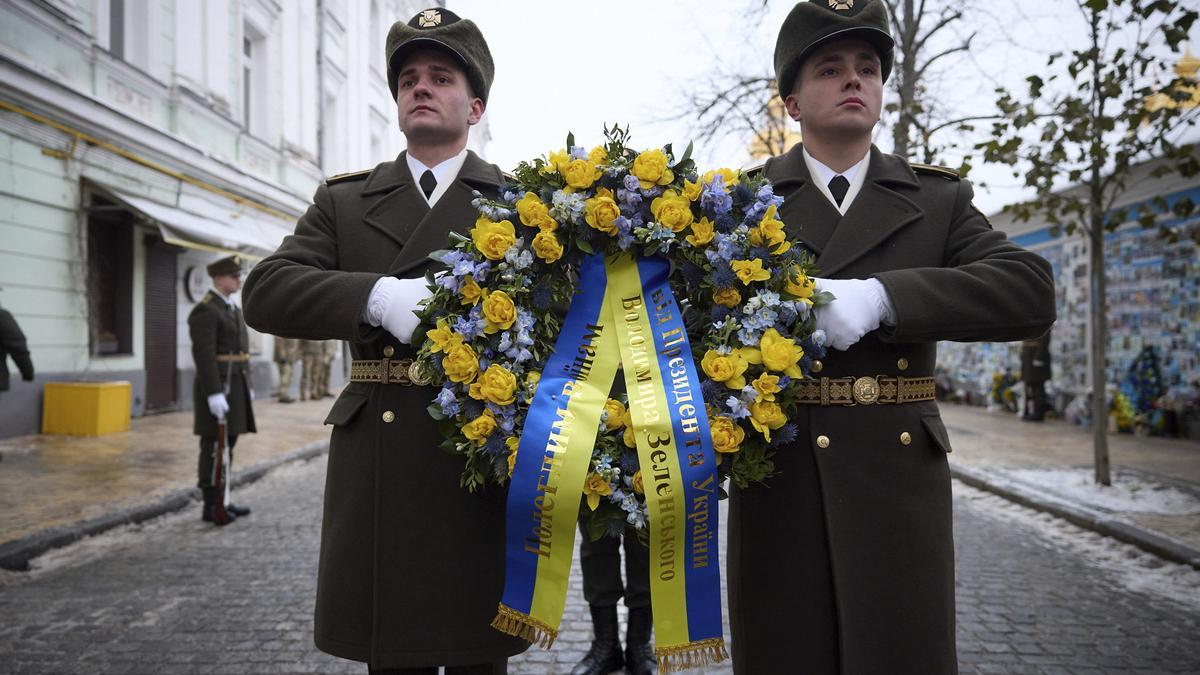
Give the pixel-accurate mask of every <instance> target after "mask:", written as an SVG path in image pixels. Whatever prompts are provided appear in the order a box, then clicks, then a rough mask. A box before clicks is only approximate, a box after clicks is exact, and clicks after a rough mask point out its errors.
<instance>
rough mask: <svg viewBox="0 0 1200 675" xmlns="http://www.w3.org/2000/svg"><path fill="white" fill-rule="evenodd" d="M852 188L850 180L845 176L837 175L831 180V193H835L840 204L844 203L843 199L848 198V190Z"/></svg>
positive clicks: (834, 196) (834, 197)
mask: <svg viewBox="0 0 1200 675" xmlns="http://www.w3.org/2000/svg"><path fill="white" fill-rule="evenodd" d="M849 190H850V181H848V180H846V177H845V176H842V175H837V176H834V177H833V178H832V179H830V181H829V194H831V195H833V199H834V201H836V202H837V205H838V206H841V205H842V200H843V199H845V198H846V192H848V191H849Z"/></svg>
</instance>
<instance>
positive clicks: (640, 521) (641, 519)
mask: <svg viewBox="0 0 1200 675" xmlns="http://www.w3.org/2000/svg"><path fill="white" fill-rule="evenodd" d="M625 522H627V523H629V524H630V525H632V526H633V527H634V528H635V529H638V530H640V529H643V528H645V527H646V512H645V511H644V510H643V509H638V510H637V511H630V512H629V513H627V514H625Z"/></svg>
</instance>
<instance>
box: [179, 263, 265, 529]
mask: <svg viewBox="0 0 1200 675" xmlns="http://www.w3.org/2000/svg"><path fill="white" fill-rule="evenodd" d="M208 275H209V276H210V277H212V283H213V287H212V288H210V289H209V290H208V292H207V293H205V294H204V297H203V298H201V299H200V302H198V303H196V306H195V307H193V308H192V311H191V313H190V314H188V333H189V334H190V335H191V338H192V359H193V360H194V361H195V362H196V381H195V383H194V385H193V387H192V405H193V412H194V417H195V426H194V429H193V431H194V433H195V434H196V435H197V436H199V437H200V462H199V464H200V470H199V483H198V484H199V486H200V490H201V491H202V492H203V493H204V511H203V513H202V514H201V516H202V518H203V519H204V520H206V521H210V522H211V521H212V520H213V504H214V502H215V500H216V489H215V488H214V487H213V475H212V474H213V464H214V455H213V453H214V451H215V448H216V444H217V420H218V419H219V418H220V419H224V420H225V433H226V443H228V445H229V456H230V458H231V461H232V457H233V446H234V445H236V444H237V439H238V436H240V435H241V434H245V433H254V431H256V429H255V428H254V408H253V406H252V405H251V403H250V400H251V399H250V353H249V345H250V338H249V335H247V333H246V322H245V321H243V320H242V310H241V309H240V308H239V307H238V306H237V305H236V304H235V303H234V302H233V297H232V296H233V294H234V293H237V292H238V289H239V288H241V286H242V262H241V258H239V257H238V256H229V257H228V258H221V259H220V260H218V261H216V262H214V263H212V264H210V265H209V266H208ZM225 510H226V512H228V513H229V514H231V515H232V516H235V517H241V516H247V515H250V509H248V508H244V507H241V506H235V505H233V504H226V505H225Z"/></svg>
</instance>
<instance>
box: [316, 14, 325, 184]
mask: <svg viewBox="0 0 1200 675" xmlns="http://www.w3.org/2000/svg"><path fill="white" fill-rule="evenodd" d="M317 168H318V169H320V171H321V175H322V176H324V175H325V0H317Z"/></svg>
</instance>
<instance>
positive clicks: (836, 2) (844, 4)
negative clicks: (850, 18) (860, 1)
mask: <svg viewBox="0 0 1200 675" xmlns="http://www.w3.org/2000/svg"><path fill="white" fill-rule="evenodd" d="M829 6H830V7H831V8H833V9H835V10H837V11H839V12H842V11H845V10H847V9H854V0H829Z"/></svg>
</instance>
